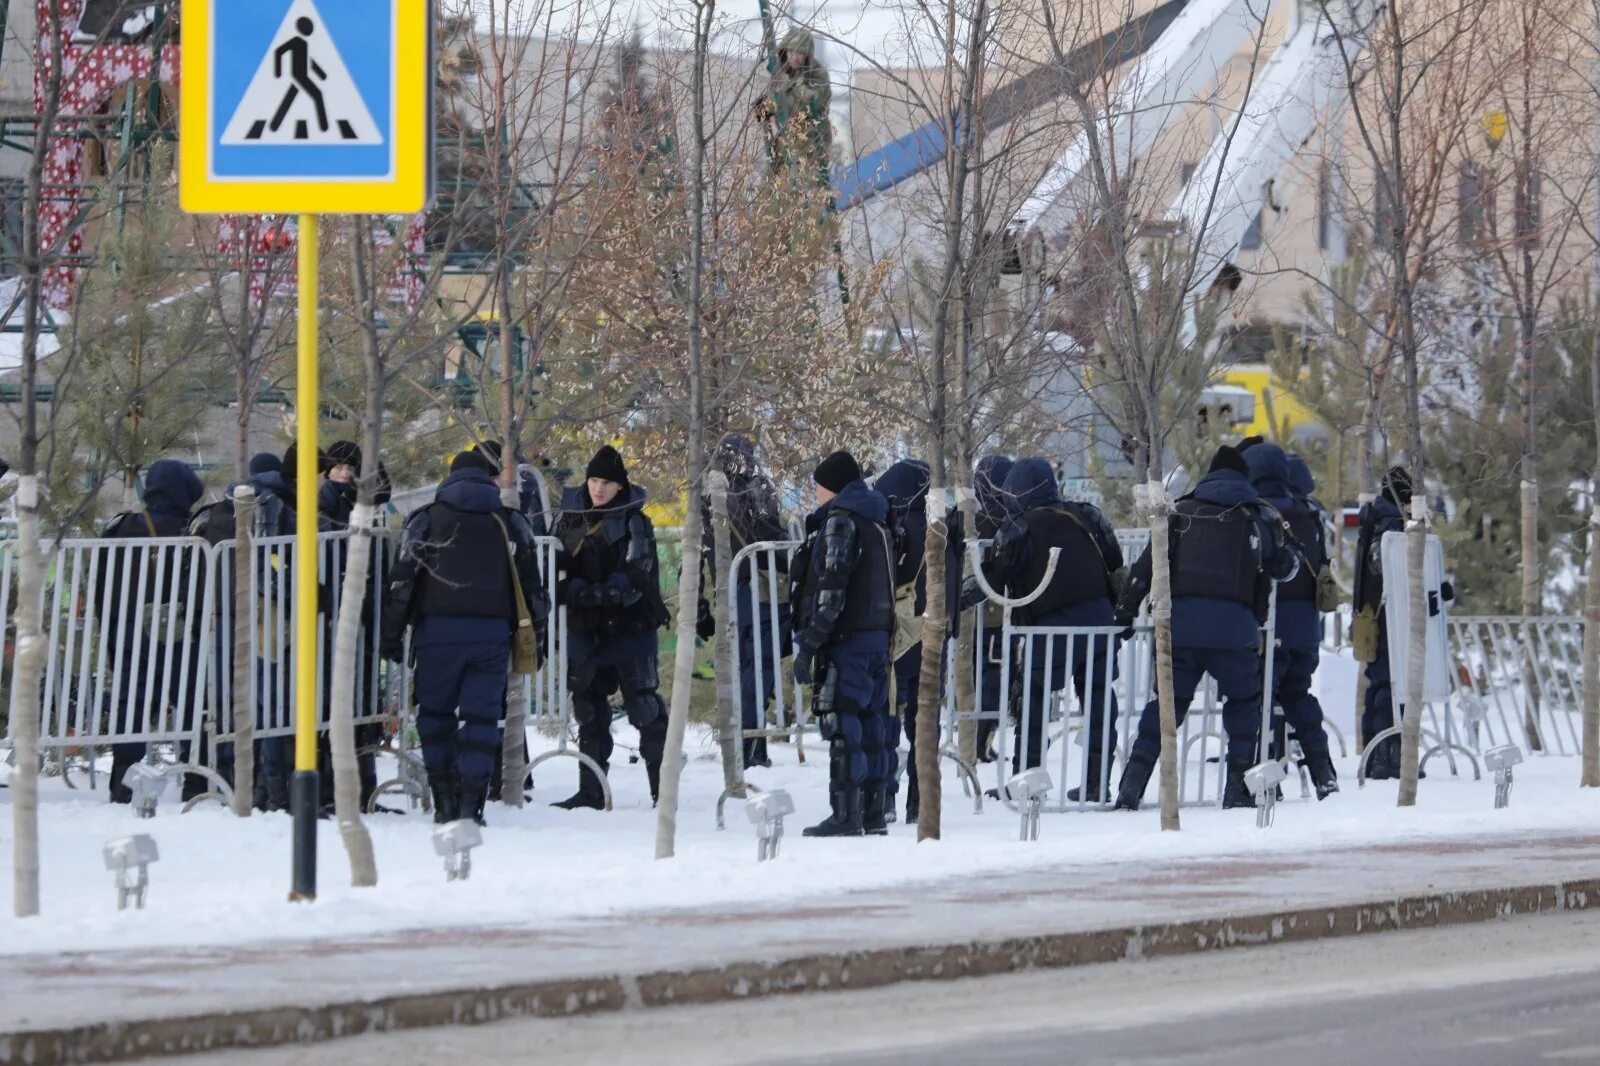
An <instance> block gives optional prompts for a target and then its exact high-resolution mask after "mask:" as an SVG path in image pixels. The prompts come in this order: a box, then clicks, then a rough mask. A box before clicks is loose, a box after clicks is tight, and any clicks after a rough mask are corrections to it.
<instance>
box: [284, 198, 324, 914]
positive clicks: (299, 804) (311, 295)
mask: <svg viewBox="0 0 1600 1066" xmlns="http://www.w3.org/2000/svg"><path fill="white" fill-rule="evenodd" d="M317 222H318V216H316V215H313V214H303V215H301V216H300V235H299V247H300V264H299V267H300V279H299V284H300V322H299V327H300V328H299V345H298V352H297V355H296V361H295V379H296V386H295V389H296V400H295V406H296V407H297V408H298V410H297V412H296V426H295V446H296V449H297V450H298V452H299V455H298V457H297V459H296V462H295V469H294V478H295V507H294V512H295V525H294V536H295V541H294V617H295V632H294V664H295V666H294V787H293V791H292V795H291V805H292V807H293V811H294V883H293V887H292V888H291V889H290V892H289V899H290V900H291V901H302V902H310V901H312V900H315V899H316V898H317V813H318V811H319V809H320V808H321V800H320V797H319V796H318V795H317V784H318V783H317V628H318V627H317V476H318V474H319V473H320V471H319V470H318V469H317V455H318V454H319V450H318V447H317V423H318V416H319V412H320V411H321V410H322V398H321V396H320V395H318V393H319V388H318V385H319V382H318V379H317V373H318V367H317V263H318V258H319V255H318V253H319V248H318V244H317V237H318V234H317Z"/></svg>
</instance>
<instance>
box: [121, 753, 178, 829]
mask: <svg viewBox="0 0 1600 1066" xmlns="http://www.w3.org/2000/svg"><path fill="white" fill-rule="evenodd" d="M122 784H123V787H124V788H126V789H127V790H128V791H130V792H132V793H133V812H134V813H135V814H137V815H138V816H139V817H140V818H154V817H155V816H156V805H157V804H159V803H160V802H161V797H162V796H164V795H166V792H167V784H168V778H167V773H166V771H165V770H162V769H160V768H159V767H155V766H151V765H150V764H149V763H145V762H137V763H134V764H133V765H132V766H130V767H128V772H127V773H125V774H123V775H122Z"/></svg>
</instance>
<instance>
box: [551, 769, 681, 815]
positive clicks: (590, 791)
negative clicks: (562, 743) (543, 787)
mask: <svg viewBox="0 0 1600 1066" xmlns="http://www.w3.org/2000/svg"><path fill="white" fill-rule="evenodd" d="M610 769H611V767H610V766H609V765H608V764H605V763H602V764H601V765H600V770H601V772H602V773H606V772H609V771H610ZM646 769H648V767H647V768H646ZM659 772H660V768H659V767H658V768H657V773H659ZM652 794H653V793H652ZM550 806H552V807H559V808H560V809H561V810H564V811H603V810H605V809H606V793H605V789H603V788H601V787H600V779H599V778H598V777H596V776H595V775H594V773H593V772H592V771H591V770H590V769H589V767H588V766H587V765H584V766H582V768H581V769H580V770H579V771H578V791H576V792H574V793H573V794H572V795H570V796H568V797H567V798H566V799H564V800H562V801H561V802H560V803H552V804H550Z"/></svg>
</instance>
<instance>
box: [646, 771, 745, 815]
mask: <svg viewBox="0 0 1600 1066" xmlns="http://www.w3.org/2000/svg"><path fill="white" fill-rule="evenodd" d="M769 765H770V764H769ZM644 776H645V777H646V778H648V779H649V781H650V806H652V807H654V806H656V805H657V804H659V803H660V802H661V764H660V763H658V762H646V763H645V764H644Z"/></svg>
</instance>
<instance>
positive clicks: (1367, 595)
mask: <svg viewBox="0 0 1600 1066" xmlns="http://www.w3.org/2000/svg"><path fill="white" fill-rule="evenodd" d="M1410 503H1411V479H1410V477H1409V475H1407V474H1406V472H1405V471H1404V470H1402V469H1400V468H1399V467H1396V468H1394V469H1393V470H1391V471H1389V473H1388V474H1386V475H1385V476H1384V483H1383V494H1382V495H1381V496H1379V497H1378V498H1377V499H1375V500H1373V501H1372V502H1371V503H1369V504H1367V505H1366V506H1365V507H1363V508H1361V532H1360V535H1359V536H1358V538H1357V540H1356V572H1355V610H1356V612H1357V613H1360V612H1361V611H1362V610H1363V609H1366V610H1370V611H1374V612H1376V614H1377V620H1378V649H1377V657H1376V658H1374V659H1373V660H1372V661H1371V662H1369V663H1367V664H1366V673H1367V699H1366V704H1365V705H1364V706H1363V708H1362V712H1361V735H1362V737H1363V738H1364V739H1365V741H1366V743H1369V744H1370V743H1371V742H1372V738H1373V737H1375V736H1377V735H1378V734H1379V733H1381V732H1383V731H1384V730H1386V729H1390V728H1393V726H1394V724H1395V723H1394V689H1393V679H1392V677H1391V675H1390V672H1389V622H1388V618H1387V612H1386V611H1385V610H1384V588H1383V536H1384V534H1385V533H1400V532H1404V530H1405V526H1406V520H1405V514H1404V508H1405V507H1406V506H1408V505H1409V504H1410ZM1399 773H1400V738H1399V737H1394V738H1392V739H1391V740H1389V741H1388V742H1386V743H1385V744H1384V745H1383V746H1382V747H1380V748H1379V749H1378V750H1377V751H1376V752H1375V753H1374V754H1373V756H1372V759H1371V761H1370V762H1369V763H1368V774H1367V776H1369V777H1371V778H1373V779H1375V780H1383V779H1386V778H1394V777H1397V776H1399Z"/></svg>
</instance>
